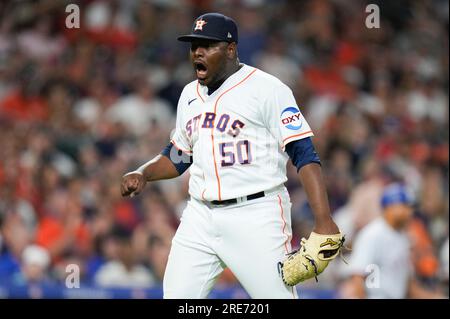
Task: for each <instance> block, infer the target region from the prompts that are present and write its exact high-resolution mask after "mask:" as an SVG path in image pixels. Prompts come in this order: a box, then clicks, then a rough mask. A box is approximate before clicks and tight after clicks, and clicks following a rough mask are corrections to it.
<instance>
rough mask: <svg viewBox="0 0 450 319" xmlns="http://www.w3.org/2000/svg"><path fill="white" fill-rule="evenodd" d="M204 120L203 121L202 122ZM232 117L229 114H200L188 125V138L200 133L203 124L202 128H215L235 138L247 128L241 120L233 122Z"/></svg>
mask: <svg viewBox="0 0 450 319" xmlns="http://www.w3.org/2000/svg"><path fill="white" fill-rule="evenodd" d="M202 118H203V120H202ZM230 122H231V117H230V115H229V114H221V115H217V114H215V113H211V112H206V113H203V114H199V115H197V116H195V117H193V118H192V119H190V120H189V121H188V122H187V123H186V133H187V135H188V137H191V135H192V134H193V133H195V132H197V131H198V129H199V127H200V123H201V128H207V129H208V128H215V129H216V130H218V131H219V132H221V133H223V132H225V131H226V130H227V128H228V131H227V133H228V134H229V135H231V136H233V137H236V136H238V135H239V133H240V130H241V129H242V128H243V127H244V126H245V124H244V123H243V122H242V121H240V120H234V121H233V122H231V125H230Z"/></svg>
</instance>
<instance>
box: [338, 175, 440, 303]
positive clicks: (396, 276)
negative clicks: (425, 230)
mask: <svg viewBox="0 0 450 319" xmlns="http://www.w3.org/2000/svg"><path fill="white" fill-rule="evenodd" d="M412 205H413V199H412V196H411V195H410V192H409V191H408V189H407V188H406V187H405V186H404V185H402V184H398V183H394V184H391V185H388V186H386V188H385V189H384V191H383V194H382V197H381V206H382V208H383V215H382V216H380V217H378V218H376V219H375V220H373V221H372V222H370V223H369V224H367V225H366V226H365V227H364V228H362V229H361V231H360V232H359V233H358V235H357V236H356V238H355V242H354V245H353V250H352V256H351V259H350V263H349V267H348V269H346V271H347V272H348V273H349V279H348V280H347V282H346V283H345V284H344V286H343V287H344V289H343V290H342V296H343V297H345V298H369V299H403V298H442V297H443V296H442V294H441V293H438V292H434V291H429V290H426V289H425V288H424V287H422V285H421V284H420V283H419V282H418V281H417V280H416V279H414V273H413V265H412V263H411V256H410V249H411V247H410V244H411V243H410V241H411V240H410V238H409V237H408V235H407V233H406V226H407V224H408V222H409V221H410V219H411V217H412V213H413V208H412Z"/></svg>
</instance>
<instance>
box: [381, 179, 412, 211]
mask: <svg viewBox="0 0 450 319" xmlns="http://www.w3.org/2000/svg"><path fill="white" fill-rule="evenodd" d="M413 203H414V199H413V196H412V194H411V192H410V191H409V190H408V189H407V188H406V187H405V186H404V185H402V184H398V183H395V184H391V185H388V186H387V187H386V188H385V189H384V190H383V195H382V196H381V207H383V208H386V207H388V206H391V205H395V204H404V205H408V206H411V205H413Z"/></svg>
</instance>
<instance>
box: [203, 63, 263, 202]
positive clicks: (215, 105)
mask: <svg viewBox="0 0 450 319" xmlns="http://www.w3.org/2000/svg"><path fill="white" fill-rule="evenodd" d="M256 70H257V69H254V70H253V71H252V72H250V73H249V74H248V75H247V76H246V77H245V78H243V79H242V80H241V81H239V82H238V83H236V84H235V85H233V86H232V87H230V88H229V89H228V90H226V91H225V92H223V93H222V94H220V95H219V97H218V98H217V100H216V103H215V104H214V114H217V104H218V103H219V100H220V98H221V97H222V96H224V95H225V94H226V93H228V92H230V91H231V90H232V89H234V88H235V87H237V86H238V85H240V84H242V83H243V82H244V81H246V80H247V79H248V78H249V77H250V76H252V75H253V73H255V72H256ZM197 88H198V86H197ZM197 92H198V91H197ZM215 120H216V119H215V118H214V120H213V123H212V124H213V129H212V130H211V142H212V147H213V161H214V170H215V173H216V178H217V188H218V192H219V200H222V192H221V188H220V177H219V171H218V169H217V163H216V155H215V153H216V152H215V147H214V121H215Z"/></svg>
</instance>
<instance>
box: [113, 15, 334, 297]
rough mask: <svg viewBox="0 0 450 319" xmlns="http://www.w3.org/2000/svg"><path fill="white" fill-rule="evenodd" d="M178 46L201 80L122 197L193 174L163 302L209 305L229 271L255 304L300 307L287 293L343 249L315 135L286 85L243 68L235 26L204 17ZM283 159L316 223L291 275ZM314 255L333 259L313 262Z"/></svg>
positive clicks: (189, 88)
mask: <svg viewBox="0 0 450 319" xmlns="http://www.w3.org/2000/svg"><path fill="white" fill-rule="evenodd" d="M178 40H180V41H184V42H190V44H191V48H190V58H191V62H192V65H193V68H194V71H195V74H196V78H197V79H196V80H195V81H193V82H191V83H189V84H187V85H186V86H185V87H184V89H183V92H182V93H181V96H180V99H179V102H178V110H177V120H176V130H175V133H174V134H173V136H172V139H171V141H170V143H169V145H168V146H167V147H166V148H165V149H164V150H163V151H162V152H161V154H159V155H158V156H156V157H155V158H153V159H152V160H150V161H149V162H147V163H145V164H144V165H142V166H141V167H139V168H138V169H137V170H135V171H133V172H129V173H127V174H125V175H124V176H123V179H122V184H121V192H122V195H123V196H134V195H137V194H139V193H140V192H141V191H142V189H143V188H144V187H145V185H146V183H147V182H151V181H156V180H161V179H168V178H174V177H177V176H179V175H181V174H183V172H185V171H186V170H187V169H188V168H189V169H190V180H189V194H190V200H189V202H188V204H187V207H186V209H185V210H184V212H183V215H182V217H181V223H180V225H179V228H178V230H177V232H176V235H175V236H174V238H173V241H172V247H171V251H170V254H169V258H168V263H167V267H166V271H165V275H164V284H163V289H164V298H206V297H207V296H208V293H209V292H210V290H211V289H212V287H213V285H214V282H215V280H216V279H217V277H218V276H219V275H220V273H221V272H222V271H223V270H224V268H225V267H229V268H230V270H231V271H232V272H233V273H234V275H235V276H236V278H237V279H238V280H239V281H240V283H241V284H242V286H243V287H244V289H246V291H247V292H248V293H249V295H250V296H251V297H252V298H297V292H296V290H295V289H294V287H293V286H294V285H295V284H296V283H298V282H299V281H302V280H305V279H308V278H311V277H315V276H316V275H318V274H319V273H320V272H321V271H323V268H325V267H326V265H327V263H328V261H329V260H331V259H332V258H334V257H335V256H336V254H337V252H338V250H339V248H340V244H341V235H340V233H339V229H338V227H337V226H336V224H335V223H334V221H333V220H332V218H331V216H330V211H329V206H328V199H327V194H326V190H325V185H324V183H323V180H322V176H321V167H320V160H319V157H318V155H317V153H316V152H315V150H314V146H313V144H312V142H311V137H312V136H313V132H312V130H311V128H310V127H309V125H308V123H307V122H306V120H305V118H304V117H303V115H302V114H301V112H300V109H299V107H298V105H297V103H296V101H295V99H294V96H293V94H292V91H291V90H290V89H289V88H288V87H287V86H286V85H285V84H283V83H282V82H281V81H280V80H279V79H277V78H275V77H274V76H271V75H269V74H267V73H265V72H263V71H261V70H259V69H256V68H254V67H251V66H249V65H245V64H243V63H240V62H239V58H238V52H237V43H238V31H237V26H236V23H235V22H234V21H233V20H232V19H231V18H229V17H226V16H224V15H221V14H218V13H207V14H204V15H202V16H200V17H198V18H197V19H196V20H195V21H194V24H193V27H192V32H191V34H189V35H183V36H180V37H179V38H178ZM288 158H290V159H291V160H292V162H293V164H294V165H295V166H296V167H297V169H298V176H299V179H300V181H301V183H302V184H303V186H304V188H305V191H306V193H307V195H308V199H309V203H310V205H311V207H312V209H313V211H314V216H315V228H314V230H313V232H312V233H311V236H310V238H309V239H308V240H306V239H305V240H304V242H303V249H301V250H300V251H299V252H296V253H294V254H291V255H290V256H291V257H292V256H295V257H296V258H295V259H293V261H294V263H293V265H294V266H295V267H290V266H289V267H288V266H286V264H285V263H284V261H285V259H286V256H287V255H288V254H289V253H290V251H291V245H290V240H291V237H292V231H291V215H290V209H291V203H290V199H289V194H288V192H287V190H286V188H285V186H284V183H285V182H286V181H287V177H286V163H287V160H288ZM319 246H320V247H324V248H325V249H329V251H328V252H327V253H323V252H321V254H322V255H321V256H318V254H319V251H318V250H319ZM297 257H298V258H297ZM291 259H292V258H291ZM300 262H303V263H304V265H302V266H301V267H300V266H299V263H300ZM297 266H298V267H297ZM306 272H307V273H306Z"/></svg>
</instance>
